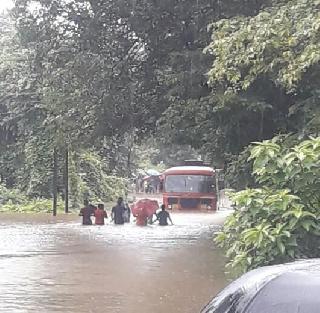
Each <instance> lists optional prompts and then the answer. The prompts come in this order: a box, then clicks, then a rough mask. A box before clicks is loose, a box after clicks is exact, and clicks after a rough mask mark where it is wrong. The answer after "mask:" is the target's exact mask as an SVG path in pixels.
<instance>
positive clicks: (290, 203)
mask: <svg viewBox="0 0 320 313" xmlns="http://www.w3.org/2000/svg"><path fill="white" fill-rule="evenodd" d="M250 152H251V156H250V159H251V160H253V173H252V174H253V176H254V178H255V181H256V183H257V186H259V187H258V188H252V189H249V188H248V189H245V190H242V191H239V192H234V193H231V194H230V196H231V199H232V200H233V202H234V204H235V212H234V213H233V214H232V215H231V216H230V217H229V218H228V219H227V221H226V222H225V224H224V227H223V230H222V231H221V232H220V233H218V234H217V236H216V238H215V241H216V242H217V243H218V244H219V245H220V246H221V247H223V248H225V249H226V253H227V256H228V257H229V259H230V262H229V264H228V267H229V269H230V270H231V271H233V272H235V273H242V272H245V271H247V270H250V269H254V268H257V267H259V266H262V265H271V264H276V263H283V262H288V261H292V260H294V259H300V258H312V257H320V244H319V243H320V210H319V207H320V196H319V192H318V190H319V188H320V137H318V138H311V139H309V140H305V141H302V142H301V143H297V141H296V140H294V139H292V138H291V137H276V138H274V139H272V140H269V141H264V142H262V143H256V144H255V146H254V147H253V148H252V149H251V151H250Z"/></svg>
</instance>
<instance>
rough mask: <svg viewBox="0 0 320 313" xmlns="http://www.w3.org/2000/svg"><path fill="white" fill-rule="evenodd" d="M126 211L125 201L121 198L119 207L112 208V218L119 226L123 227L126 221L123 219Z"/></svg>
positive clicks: (118, 202) (118, 203)
mask: <svg viewBox="0 0 320 313" xmlns="http://www.w3.org/2000/svg"><path fill="white" fill-rule="evenodd" d="M124 211H125V209H124V206H123V199H122V198H121V197H120V198H119V199H118V201H117V205H116V206H114V207H113V208H112V211H111V218H112V220H113V221H114V223H115V224H117V225H123V224H124V219H123V213H124Z"/></svg>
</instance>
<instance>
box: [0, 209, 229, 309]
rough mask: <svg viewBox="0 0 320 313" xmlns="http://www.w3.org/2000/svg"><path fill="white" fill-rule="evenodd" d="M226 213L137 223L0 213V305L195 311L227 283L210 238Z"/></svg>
mask: <svg viewBox="0 0 320 313" xmlns="http://www.w3.org/2000/svg"><path fill="white" fill-rule="evenodd" d="M224 217H225V213H219V214H209V215H207V214H175V215H173V219H174V222H175V225H174V226H168V227H159V226H156V225H152V226H148V227H138V226H135V225H134V224H129V225H124V226H115V225H112V224H107V225H105V226H81V225H80V224H79V222H80V220H79V219H78V218H77V217H76V216H72V215H71V216H65V217H64V216H63V217H58V220H54V219H52V218H51V217H48V216H42V215H24V216H22V215H19V216H17V215H2V217H1V224H0V236H1V237H0V238H1V241H0V271H1V276H0V302H1V306H0V312H8V313H11V312H12V313H13V312H14V313H20V312H21V313H22V312H23V313H25V312H34V311H36V310H38V311H43V312H49V313H50V312H79V313H82V312H95V313H100V312H101V313H102V312H126V313H127V312H132V313H136V312H139V313H143V312H155V313H158V312H159V313H160V312H185V313H188V312H190V313H191V312H199V310H200V308H201V307H202V306H203V305H204V304H205V303H206V302H207V301H208V300H209V299H210V298H211V297H212V296H213V295H214V294H216V293H217V292H218V291H219V290H220V289H221V288H222V287H223V286H224V285H225V284H226V279H225V276H224V273H223V265H224V259H223V257H222V256H221V253H220V251H219V250H217V249H216V248H215V246H214V245H213V242H212V233H213V232H214V231H215V230H216V229H217V227H218V225H219V224H221V222H222V220H223V219H224Z"/></svg>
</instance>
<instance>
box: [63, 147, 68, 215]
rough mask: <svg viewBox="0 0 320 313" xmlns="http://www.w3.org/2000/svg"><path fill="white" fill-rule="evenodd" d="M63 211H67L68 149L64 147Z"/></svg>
mask: <svg viewBox="0 0 320 313" xmlns="http://www.w3.org/2000/svg"><path fill="white" fill-rule="evenodd" d="M64 188H65V189H64V190H65V197H64V212H65V213H69V149H68V148H66V154H65V173H64Z"/></svg>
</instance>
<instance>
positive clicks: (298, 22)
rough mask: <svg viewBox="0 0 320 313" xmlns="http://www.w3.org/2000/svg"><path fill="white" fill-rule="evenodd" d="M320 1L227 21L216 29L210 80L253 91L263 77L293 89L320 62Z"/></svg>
mask: <svg viewBox="0 0 320 313" xmlns="http://www.w3.org/2000/svg"><path fill="white" fill-rule="evenodd" d="M319 6H320V2H319V1H318V0H306V1H300V0H294V1H287V2H282V1H279V4H275V5H273V6H272V7H270V8H267V9H265V10H263V11H261V12H260V13H259V14H258V15H256V16H253V17H236V18H233V19H228V20H227V19H224V20H221V21H219V22H217V23H214V24H212V25H211V28H212V29H213V36H212V39H213V40H212V43H211V44H210V45H209V46H208V48H207V49H206V51H208V52H210V53H211V54H213V55H214V57H215V59H214V63H213V66H212V68H211V70H210V72H209V78H210V81H211V82H213V83H215V82H216V81H226V82H228V83H229V84H231V85H233V86H235V87H236V88H237V87H240V88H242V89H247V88H248V87H249V86H250V85H252V83H253V82H254V81H256V79H257V78H258V77H259V76H261V75H263V76H264V75H267V76H269V77H270V78H271V79H272V80H273V81H275V82H276V83H279V84H281V85H283V86H284V87H285V88H286V89H288V90H292V89H293V88H296V87H297V84H298V83H299V82H300V81H301V79H302V78H303V77H304V75H305V73H306V72H307V71H310V70H316V71H317V65H318V64H319V61H320V54H319V48H320V37H319V31H320V28H319V27H320V26H319V25H320V13H319Z"/></svg>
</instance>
